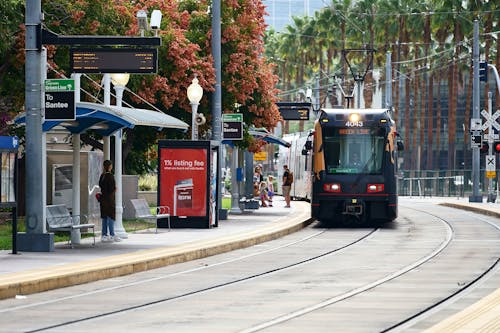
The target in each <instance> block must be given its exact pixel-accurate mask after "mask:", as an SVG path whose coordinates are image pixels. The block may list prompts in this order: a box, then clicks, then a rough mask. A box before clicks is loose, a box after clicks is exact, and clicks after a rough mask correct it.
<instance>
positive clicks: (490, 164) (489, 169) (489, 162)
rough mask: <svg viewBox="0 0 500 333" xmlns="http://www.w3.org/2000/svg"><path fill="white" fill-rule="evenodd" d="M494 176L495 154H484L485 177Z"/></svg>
mask: <svg viewBox="0 0 500 333" xmlns="http://www.w3.org/2000/svg"><path fill="white" fill-rule="evenodd" d="M495 177H496V157H495V155H486V178H495Z"/></svg>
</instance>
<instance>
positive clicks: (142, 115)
mask: <svg viewBox="0 0 500 333" xmlns="http://www.w3.org/2000/svg"><path fill="white" fill-rule="evenodd" d="M25 122H26V114H25V113H23V114H21V115H19V116H18V117H17V118H16V119H15V123H16V124H23V123H25ZM56 126H62V127H65V128H66V129H67V130H68V131H69V132H70V133H72V134H79V133H84V132H86V131H88V130H94V131H96V132H97V133H99V134H101V135H102V136H109V135H111V134H113V133H114V132H116V131H117V130H119V129H122V128H134V127H135V126H150V127H156V128H158V129H161V128H175V129H180V130H187V129H188V128H189V125H188V124H186V123H185V122H183V121H182V120H179V119H177V118H175V117H172V116H169V115H168V114H165V113H163V112H159V111H151V110H146V109H136V108H128V107H122V106H115V105H104V104H97V103H89V102H77V103H76V119H75V120H51V119H47V120H45V122H44V123H43V127H42V130H43V131H44V132H48V131H50V130H51V129H52V128H54V127H56Z"/></svg>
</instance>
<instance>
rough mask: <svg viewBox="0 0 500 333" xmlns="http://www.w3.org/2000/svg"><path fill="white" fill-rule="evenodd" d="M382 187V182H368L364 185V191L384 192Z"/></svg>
mask: <svg viewBox="0 0 500 333" xmlns="http://www.w3.org/2000/svg"><path fill="white" fill-rule="evenodd" d="M384 189H385V186H384V184H368V185H367V186H366V192H368V193H378V192H384Z"/></svg>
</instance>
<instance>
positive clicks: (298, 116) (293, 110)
mask: <svg viewBox="0 0 500 333" xmlns="http://www.w3.org/2000/svg"><path fill="white" fill-rule="evenodd" d="M276 105H277V106H278V108H279V110H280V113H281V117H283V119H284V120H309V111H310V110H311V103H300V102H278V103H276Z"/></svg>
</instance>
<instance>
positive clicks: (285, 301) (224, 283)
mask: <svg viewBox="0 0 500 333" xmlns="http://www.w3.org/2000/svg"><path fill="white" fill-rule="evenodd" d="M401 210H402V211H403V213H402V214H400V219H399V220H398V222H397V223H394V224H389V225H386V226H382V227H381V228H377V229H361V228H357V229H341V228H339V229H319V228H317V227H316V228H314V227H310V228H307V229H305V230H304V231H301V232H299V233H296V234H294V235H291V236H287V237H285V238H283V239H280V240H277V241H273V242H269V243H265V244H263V245H260V246H255V247H252V248H248V249H244V250H239V251H236V252H234V253H231V254H229V255H220V256H215V257H211V258H209V259H205V260H198V261H195V262H191V263H189V264H185V265H179V266H177V267H175V268H174V267H169V268H164V269H159V270H156V271H155V272H154V273H152V274H145V273H141V274H136V275H135V276H134V277H133V278H130V280H129V279H128V278H124V279H123V280H124V281H121V283H118V284H114V285H113V286H109V282H108V283H105V282H101V283H96V284H95V287H93V290H92V291H86V292H81V293H78V292H75V291H74V289H77V288H76V287H72V288H67V290H66V291H64V292H62V291H61V292H59V293H56V292H49V293H43V294H40V296H39V297H36V298H39V299H38V300H36V299H33V300H32V301H30V302H26V303H25V304H22V305H17V306H11V307H10V308H4V309H3V310H2V309H0V321H2V318H7V317H8V316H16V315H21V313H24V314H26V313H27V312H28V313H29V312H30V311H33V310H34V311H35V312H36V310H37V309H40V308H44V309H47V308H48V309H50V308H52V307H61V306H62V305H66V306H70V307H71V306H78V303H81V302H86V301H89V300H91V299H97V301H98V300H100V299H106V298H107V297H108V296H109V295H115V294H117V293H119V294H125V295H126V294H131V293H136V292H137V291H139V292H142V293H143V294H144V295H145V296H144V297H141V298H140V299H137V300H136V299H134V301H133V302H125V301H120V302H115V303H110V304H109V305H107V306H105V307H104V309H102V311H99V312H97V311H94V312H90V313H89V314H80V315H75V314H73V316H68V317H66V318H61V319H59V320H54V319H52V320H45V321H42V322H40V323H39V324H38V325H26V327H25V328H24V329H23V330H22V331H23V332H58V331H60V330H64V329H66V330H67V329H71V330H76V331H78V329H82V330H83V329H85V328H86V327H96V326H95V325H99V324H100V323H102V322H108V321H109V319H108V318H116V317H119V318H127V320H130V321H132V323H130V322H129V323H128V324H127V327H129V326H130V327H131V328H134V330H135V331H137V332H141V331H144V332H147V325H146V324H143V325H145V326H140V325H139V327H136V325H137V324H134V318H139V317H140V315H139V313H140V314H142V315H143V316H144V315H146V316H147V312H149V311H154V312H156V311H158V312H163V313H169V318H171V320H167V321H166V322H165V326H164V327H165V328H171V329H172V330H173V331H182V328H185V326H183V325H185V324H186V323H185V322H184V321H182V320H180V319H177V320H176V318H177V316H181V313H182V310H181V309H186V306H187V307H189V308H192V307H194V308H192V309H191V310H189V311H187V310H186V312H187V313H184V315H185V317H186V318H191V317H192V316H193V314H194V313H197V312H199V311H202V309H199V308H198V310H197V309H196V306H193V304H197V303H200V304H204V302H206V300H207V298H208V299H210V298H216V299H224V298H226V301H224V300H221V301H220V302H221V304H218V305H217V306H216V307H215V308H216V309H220V308H224V309H226V310H225V311H226V312H225V313H218V312H217V311H215V309H214V316H213V317H214V318H210V316H201V315H200V318H198V320H193V321H192V322H191V323H190V324H189V328H190V331H191V332H197V331H207V330H211V329H215V328H217V329H218V331H219V332H224V331H228V332H260V331H262V332H273V331H286V332H301V331H303V328H304V327H307V326H310V325H313V327H316V326H318V325H319V326H321V325H320V324H321V323H323V324H325V323H327V326H321V327H319V329H315V331H318V332H321V331H324V332H331V331H332V329H333V330H334V329H337V330H341V329H342V328H344V330H343V331H349V332H374V331H377V332H393V331H406V330H411V329H412V327H419V326H418V325H421V326H420V327H422V325H424V326H425V325H426V324H422V323H423V322H425V320H426V318H428V317H429V316H431V315H432V314H434V313H436V312H438V311H440V310H441V309H443V308H446V307H447V306H448V305H449V304H450V303H452V302H454V300H455V299H458V298H460V297H461V296H462V294H464V293H466V292H467V291H468V290H471V289H473V288H474V287H475V286H477V285H478V284H480V283H482V282H483V281H484V280H487V279H490V278H492V277H493V278H497V279H498V274H497V272H498V254H499V250H498V248H499V247H498V244H499V242H500V236H499V234H500V232H499V231H500V229H499V227H498V223H497V221H495V219H492V218H483V217H480V216H478V215H476V214H470V213H467V214H464V213H463V212H457V211H456V210H453V209H448V208H446V209H444V210H445V212H446V214H448V215H450V217H449V218H448V217H444V216H443V214H442V213H440V212H441V211H442V210H443V208H441V209H429V208H427V207H425V208H422V209H419V208H416V207H415V206H411V207H402V209H401ZM471 220H473V222H468V221H471ZM481 244H482V245H481ZM485 244H486V245H485ZM488 244H489V245H488ZM327 246H328V248H327ZM478 246H483V248H481V249H477V250H471V248H472V249H474V248H477V247H478ZM485 248H488V249H489V250H487V251H485ZM269 258H273V260H271V259H269ZM464 258H472V260H470V261H469V262H467V266H468V269H463V270H456V271H454V272H452V273H451V274H450V276H443V271H447V270H448V271H451V270H452V268H453V267H456V266H461V265H462V264H464V262H463V260H464ZM277 263H278V264H277ZM186 266H187V267H186ZM320 270H321V271H320ZM235 272H237V273H235ZM315 272H316V274H315ZM367 272H369V273H370V274H367ZM150 275H153V276H150ZM211 275H216V277H215V278H212V279H207V280H206V281H199V280H200V277H202V276H211ZM429 276H435V277H436V280H437V282H433V281H429ZM172 280H176V281H179V283H178V284H177V285H176V287H173V286H172V287H171V288H164V290H161V292H160V291H158V292H157V293H153V295H152V293H151V292H149V293H148V292H146V289H147V288H151V285H155V287H154V289H155V290H158V289H157V288H158V286H161V285H162V284H164V283H165V281H172ZM426 281H427V282H426ZM450 281H451V282H450ZM278 284H279V287H274V288H271V287H270V286H271V285H278ZM412 289H415V290H416V292H411V290H412ZM132 290H134V291H133V292H132ZM245 290H252V291H254V293H253V294H251V295H250V294H248V293H246V292H245ZM398 290H399V292H405V291H408V294H407V295H399V296H394V294H395V293H397V292H398ZM429 290H430V292H429ZM54 293H55V294H58V295H54ZM44 294H46V296H44ZM49 295H52V296H51V297H49ZM245 295H246V296H245ZM311 295H312V296H311ZM245 298H246V299H245ZM395 298H398V299H399V300H398V301H395ZM297 299H299V300H297ZM391 300H392V301H391ZM402 300H406V301H407V302H405V304H404V305H403V304H402V303H401V302H402ZM391 302H392V303H397V304H398V305H400V308H397V307H396V308H394V305H392V306H391ZM259 304H261V305H260V306H259ZM262 304H272V306H262ZM367 304H368V305H367ZM384 304H385V306H386V309H385V311H381V312H379V311H376V310H375V309H376V307H375V305H377V306H380V307H383V306H384ZM0 306H2V307H4V306H3V305H2V303H0ZM242 306H245V307H246V309H247V311H248V315H247V317H246V318H241V317H239V315H241V314H239V313H238V311H235V309H236V310H239V311H241V307H242ZM363 306H365V307H366V308H363ZM372 306H373V308H372ZM177 308H178V310H177ZM263 308H265V309H268V308H269V309H271V310H269V311H268V312H265V313H262V312H261V313H259V310H260V311H262V309H263ZM355 309H357V311H356V310H355ZM345 311H350V312H349V313H351V315H348V316H345V317H342V316H338V315H337V314H338V313H345ZM253 312H255V313H253ZM370 313H372V314H370ZM352 315H354V316H355V317H356V316H357V317H358V320H361V319H360V318H363V321H365V324H361V323H360V325H358V326H353V327H350V326H349V325H352V323H351V324H349V320H350V318H351V317H352ZM220 316H225V317H227V318H228V319H226V320H229V321H231V323H232V324H231V325H230V327H228V328H227V329H226V330H224V329H223V328H222V327H220V326H221V325H222V324H221V323H222V322H221V321H220V320H221V319H220ZM147 317H148V318H149V316H147ZM235 318H238V319H239V320H236V319H235ZM318 318H319V319H318ZM233 321H234V323H233ZM151 324H153V325H157V324H158V323H155V322H154V320H152V323H151ZM93 325H94V326H93ZM222 326H223V327H226V325H222ZM346 326H347V327H350V329H349V330H345V327H346ZM365 326H366V327H365ZM97 327H99V326H97ZM141 329H142V330H141ZM0 331H3V330H2V328H0ZM111 331H113V330H111ZM9 332H11V331H9Z"/></svg>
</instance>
